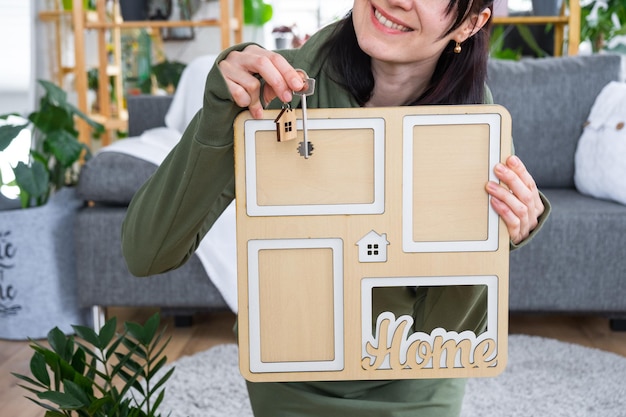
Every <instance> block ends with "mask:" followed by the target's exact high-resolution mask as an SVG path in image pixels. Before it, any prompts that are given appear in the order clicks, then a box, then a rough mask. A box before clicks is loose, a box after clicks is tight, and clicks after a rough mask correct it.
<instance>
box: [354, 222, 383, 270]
mask: <svg viewBox="0 0 626 417" xmlns="http://www.w3.org/2000/svg"><path fill="white" fill-rule="evenodd" d="M356 244H357V246H358V247H359V262H387V245H389V241H387V234H386V233H383V234H382V235H379V234H378V233H376V232H375V231H373V230H372V231H370V232H369V233H368V234H366V235H365V236H363V237H362V238H361V239H360V240H359V241H358V242H357V243H356Z"/></svg>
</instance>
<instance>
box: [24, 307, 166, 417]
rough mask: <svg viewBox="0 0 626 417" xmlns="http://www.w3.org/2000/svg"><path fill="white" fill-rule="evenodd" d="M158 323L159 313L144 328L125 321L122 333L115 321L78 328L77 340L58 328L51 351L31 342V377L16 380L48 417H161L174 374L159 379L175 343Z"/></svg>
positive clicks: (50, 336)
mask: <svg viewBox="0 0 626 417" xmlns="http://www.w3.org/2000/svg"><path fill="white" fill-rule="evenodd" d="M159 322H160V317H159V315H158V313H157V314H154V315H153V316H152V317H150V318H149V319H148V320H147V321H146V323H145V324H144V325H140V324H138V323H134V322H125V323H124V329H125V330H124V332H123V333H121V334H119V333H117V332H116V329H117V320H116V318H115V317H113V318H111V319H109V320H108V321H107V322H106V323H105V325H104V326H103V327H102V329H100V331H99V332H96V331H94V330H92V329H91V328H89V327H84V326H74V329H75V331H76V335H77V337H74V336H66V335H64V334H63V332H61V331H60V330H59V329H58V328H54V329H52V330H51V331H50V332H49V333H48V339H47V340H48V344H49V346H50V347H46V346H44V345H43V344H42V343H38V342H36V341H31V345H30V346H31V347H32V349H33V350H34V353H33V356H32V357H31V360H30V371H31V374H32V375H30V376H27V375H22V374H18V373H13V375H14V376H15V377H16V378H18V379H19V380H20V381H21V382H22V383H21V384H20V386H21V387H22V388H24V389H26V390H28V391H29V392H30V393H32V394H35V396H36V398H33V397H27V398H29V399H30V400H31V401H33V402H34V403H36V404H37V405H39V406H41V407H42V408H44V409H45V410H46V414H45V416H46V417H158V416H160V415H161V414H159V412H158V409H159V405H160V404H161V402H162V401H163V398H164V396H165V389H164V386H163V385H164V384H165V382H166V381H167V380H168V379H169V378H170V376H171V375H172V373H173V372H174V368H171V369H169V370H168V371H167V372H165V373H164V374H163V373H160V374H159V375H157V373H158V372H159V371H160V370H161V369H162V368H163V366H164V365H165V364H166V362H167V357H166V356H165V355H163V351H164V349H165V347H166V346H167V344H168V343H169V340H170V339H169V338H168V339H165V338H164V332H165V329H161V330H159ZM161 374H162V376H160V375H161ZM155 379H156V380H155Z"/></svg>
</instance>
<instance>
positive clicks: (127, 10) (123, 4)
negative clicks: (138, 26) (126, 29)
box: [120, 0, 148, 22]
mask: <svg viewBox="0 0 626 417" xmlns="http://www.w3.org/2000/svg"><path fill="white" fill-rule="evenodd" d="M120 13H121V14H122V19H123V20H124V21H126V22H130V21H137V20H147V19H148V0H120Z"/></svg>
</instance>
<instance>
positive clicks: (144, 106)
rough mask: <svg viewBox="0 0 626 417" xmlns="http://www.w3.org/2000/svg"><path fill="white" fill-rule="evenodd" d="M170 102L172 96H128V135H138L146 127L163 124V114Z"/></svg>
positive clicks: (146, 128) (165, 112)
mask: <svg viewBox="0 0 626 417" xmlns="http://www.w3.org/2000/svg"><path fill="white" fill-rule="evenodd" d="M171 103H172V96H152V95H148V94H141V95H137V96H128V98H127V99H126V104H127V107H128V136H139V135H141V134H142V133H143V132H144V131H146V130H148V129H151V128H154V127H162V126H165V115H166V114H167V111H168V109H169V108H170V104H171Z"/></svg>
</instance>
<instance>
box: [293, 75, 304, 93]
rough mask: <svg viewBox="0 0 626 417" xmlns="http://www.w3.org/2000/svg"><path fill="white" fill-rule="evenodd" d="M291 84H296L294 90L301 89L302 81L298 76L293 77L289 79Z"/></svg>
mask: <svg viewBox="0 0 626 417" xmlns="http://www.w3.org/2000/svg"><path fill="white" fill-rule="evenodd" d="M291 85H295V86H298V88H294V90H296V91H298V90H302V88H303V87H304V81H303V80H302V78H300V77H294V78H292V79H291Z"/></svg>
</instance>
